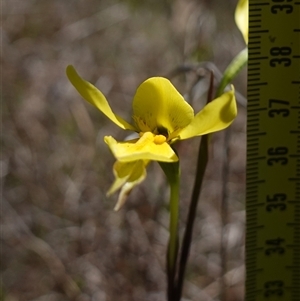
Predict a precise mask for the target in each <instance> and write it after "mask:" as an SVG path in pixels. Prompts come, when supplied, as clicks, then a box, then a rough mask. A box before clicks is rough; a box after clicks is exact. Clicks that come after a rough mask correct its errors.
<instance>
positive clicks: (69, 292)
mask: <svg viewBox="0 0 300 301" xmlns="http://www.w3.org/2000/svg"><path fill="white" fill-rule="evenodd" d="M235 5H236V1H234V0H232V1H222V0H214V1H212V0H211V1H207V0H202V1H200V0H198V1H196V0H176V1H175V0H174V1H170V0H169V1H168V0H164V1H160V0H152V1H151V0H148V1H134V0H127V1H121V0H120V1H117V0H115V1H113V0H101V1H99V0H78V1H76V0H65V1H60V0H51V1H34V0H26V1H24V0H4V1H3V3H2V25H3V29H2V99H3V100H4V102H3V105H2V124H3V130H2V158H1V163H2V174H1V176H2V183H3V191H2V210H1V213H2V217H1V223H2V241H1V245H2V260H1V262H2V268H1V270H2V275H1V277H2V299H1V300H5V301H29V300H32V301H33V300H34V301H63V300H74V301H75V300H76V301H85V300H91V301H98V300H99V301H102V300H103V301H114V300H118V301H125V300H132V301H135V300H136V301H140V300H143V301H144V300H145V301H160V300H165V289H166V281H165V252H166V245H167V240H168V230H167V225H168V202H167V200H168V189H167V186H166V184H165V181H164V178H163V175H162V172H161V170H160V169H159V167H158V166H157V164H152V165H151V166H150V168H149V172H148V178H147V180H148V181H146V182H145V183H143V184H142V185H141V186H140V187H139V188H138V189H136V190H135V191H134V192H133V193H132V195H131V196H130V198H129V200H128V202H127V204H126V205H125V207H124V208H123V209H122V210H121V211H120V212H118V213H115V212H113V210H112V209H113V206H114V202H115V200H116V196H115V197H112V199H108V198H107V197H106V196H105V193H106V190H107V189H108V187H109V186H110V184H111V182H112V180H113V175H112V171H111V168H112V164H113V162H114V159H113V157H112V155H111V154H110V152H109V150H108V149H107V147H106V146H105V144H104V142H103V136H104V135H105V134H111V135H114V136H115V137H117V138H118V139H122V138H124V133H123V132H122V131H121V130H119V129H117V128H116V127H115V126H114V125H112V124H111V123H110V122H109V121H108V120H107V119H105V117H103V116H102V115H101V114H100V113H99V112H98V111H97V110H96V109H94V108H92V107H90V106H89V105H88V104H85V103H84V102H83V101H82V99H81V98H80V97H79V96H78V95H77V94H76V92H75V91H74V89H73V88H72V87H71V85H70V84H69V82H68V81H67V79H66V76H65V68H66V66H67V65H68V64H73V65H75V66H76V69H77V70H78V71H79V72H80V73H81V74H82V75H83V76H84V78H86V79H88V80H89V81H91V82H93V83H95V84H96V85H97V86H98V87H99V88H100V89H101V90H102V91H103V92H104V93H105V94H106V95H107V98H108V99H109V101H110V102H111V104H112V106H113V108H114V110H115V111H116V112H118V113H119V114H121V115H122V116H123V117H124V118H125V117H127V118H128V120H129V118H130V114H131V113H130V107H131V99H132V95H133V94H134V91H135V89H136V87H137V85H138V84H139V83H140V82H142V81H143V80H144V79H145V78H147V77H150V76H153V75H168V74H170V71H172V70H173V69H175V68H177V67H178V66H181V65H182V64H186V63H192V64H198V63H199V62H202V61H210V62H212V63H214V64H215V65H216V66H218V68H219V69H220V70H224V68H225V67H226V66H227V64H228V63H229V62H230V60H231V59H232V58H233V57H234V55H235V54H237V53H238V51H239V50H241V49H242V48H243V47H244V45H243V41H242V38H241V36H240V34H239V32H238V31H237V29H236V27H235V24H234V21H233V17H232V16H233V11H234V7H235ZM243 75H244V76H243ZM243 75H241V76H240V77H239V78H238V79H237V80H236V81H235V85H236V88H237V90H238V91H239V92H240V93H241V94H245V73H243ZM193 78H194V77H193V74H185V73H181V75H180V76H177V77H173V78H172V79H173V81H174V83H175V85H176V86H177V87H178V89H180V90H181V91H182V93H188V92H190V87H191V85H192V81H193ZM201 83H205V80H204V81H201ZM201 83H200V84H199V85H198V86H197V89H196V92H197V93H194V94H192V101H193V104H194V105H195V106H196V107H197V106H198V107H199V103H201V101H203V100H204V98H205V97H204V96H205V95H204V96H201V95H202V94H203V87H205V85H204V84H201ZM190 94H191V93H190ZM240 100H241V101H242V98H240ZM198 144H199V139H194V140H191V141H188V142H184V143H181V144H180V145H178V149H179V153H180V155H181V158H182V163H181V165H182V175H183V177H182V189H181V191H182V197H181V222H180V232H181V233H182V231H183V229H184V225H185V219H186V215H187V208H188V204H189V198H190V193H191V189H192V183H193V176H194V171H195V170H194V166H195V159H194V157H195V156H196V153H197V147H198ZM229 146H230V152H229V159H228V160H229V167H230V171H229V178H228V183H227V185H226V187H227V188H228V192H229V197H228V200H227V201H228V204H227V213H226V212H225V213H226V214H225V216H224V209H222V208H221V199H222V185H223V184H222V172H221V171H222V164H223V162H224V160H225V158H224V133H217V134H215V135H214V137H213V140H212V143H211V153H210V154H211V161H210V163H209V166H208V170H207V174H206V179H205V183H204V190H203V193H202V196H201V201H200V205H199V208H198V211H199V212H198V215H197V220H196V226H195V231H194V240H193V245H192V250H191V257H190V261H189V264H188V271H187V281H186V287H185V292H184V296H185V298H186V300H195V301H196V300H219V299H220V296H222V295H223V296H224V295H225V296H226V298H225V299H226V301H235V300H242V299H243V279H244V272H243V246H244V230H243V229H244V168H245V112H244V109H243V107H242V106H240V108H239V116H238V118H237V120H236V121H235V122H234V124H233V126H232V128H231V137H230V141H229ZM222 213H223V221H222ZM224 223H225V224H224ZM222 232H223V233H224V235H225V249H226V256H225V257H226V258H225V257H223V259H226V269H225V270H224V261H223V262H222V256H221V252H220V250H221V247H220V245H221V234H222ZM222 275H225V276H224V279H225V282H226V289H225V291H224V289H222V288H221V287H220V283H221V281H220V279H221V278H222V277H221V276H222ZM223 299H224V298H223ZM224 301H225V300H224Z"/></svg>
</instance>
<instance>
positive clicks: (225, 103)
mask: <svg viewBox="0 0 300 301" xmlns="http://www.w3.org/2000/svg"><path fill="white" fill-rule="evenodd" d="M236 115H237V107H236V100H235V96H234V90H232V91H229V92H226V93H224V94H222V95H221V96H220V97H218V98H216V99H215V100H213V101H212V102H210V103H209V104H207V105H206V106H205V107H204V108H203V109H202V110H201V111H200V112H199V113H198V114H197V115H196V116H195V118H194V119H193V121H192V122H191V123H190V124H189V125H188V126H187V127H185V128H184V129H183V130H182V131H180V132H179V134H178V136H179V139H181V140H183V139H188V138H191V137H194V136H200V135H205V134H209V133H212V132H217V131H220V130H223V129H225V128H226V127H228V126H229V125H230V124H231V123H232V121H233V120H234V118H235V117H236Z"/></svg>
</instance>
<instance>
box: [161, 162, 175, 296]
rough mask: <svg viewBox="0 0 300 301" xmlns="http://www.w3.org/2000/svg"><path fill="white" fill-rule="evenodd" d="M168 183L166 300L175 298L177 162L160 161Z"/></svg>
mask: <svg viewBox="0 0 300 301" xmlns="http://www.w3.org/2000/svg"><path fill="white" fill-rule="evenodd" d="M160 166H161V167H162V169H163V171H164V173H165V174H166V176H167V179H168V182H169V185H170V226H169V231H170V238H169V244H168V251H167V275H168V300H169V301H174V300H175V294H176V290H175V277H176V266H177V265H176V263H177V255H178V218H179V186H180V168H179V163H178V162H175V163H163V162H160Z"/></svg>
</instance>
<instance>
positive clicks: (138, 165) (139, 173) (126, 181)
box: [107, 160, 149, 211]
mask: <svg viewBox="0 0 300 301" xmlns="http://www.w3.org/2000/svg"><path fill="white" fill-rule="evenodd" d="M148 163H149V161H143V160H138V161H133V162H120V161H116V162H115V164H114V167H113V171H114V175H115V181H114V183H113V184H112V186H111V187H110V189H109V191H108V192H107V196H110V195H111V194H113V193H114V192H116V191H117V190H118V189H120V188H121V191H120V194H119V197H118V201H117V204H116V205H115V208H114V210H115V211H118V210H119V209H120V208H121V207H122V206H123V204H124V203H125V201H126V199H127V197H128V195H129V193H130V192H131V190H132V189H133V188H134V187H135V186H137V185H138V184H140V183H141V182H143V181H144V179H145V178H146V175H147V172H146V166H147V165H148Z"/></svg>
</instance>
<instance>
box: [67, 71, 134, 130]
mask: <svg viewBox="0 0 300 301" xmlns="http://www.w3.org/2000/svg"><path fill="white" fill-rule="evenodd" d="M66 73H67V76H68V79H69V81H70V82H71V83H72V85H73V86H74V87H75V89H76V90H77V91H78V93H79V94H80V95H81V96H82V97H83V98H84V99H85V100H86V101H87V102H89V103H90V104H92V105H94V106H95V107H96V108H98V109H99V110H100V111H101V112H102V113H103V114H104V115H105V116H106V117H108V118H109V119H110V120H111V121H113V122H114V123H115V124H116V125H118V126H119V127H120V128H122V129H125V130H133V131H135V130H136V129H135V127H134V126H132V125H131V124H129V123H128V122H127V121H125V120H124V119H123V118H121V117H120V116H118V115H116V114H115V113H114V112H113V111H112V110H111V107H110V106H109V104H108V102H107V100H106V98H105V96H104V95H103V94H102V93H101V92H100V91H99V90H98V89H97V88H96V87H95V86H93V85H92V84H91V83H89V82H87V81H85V80H84V79H82V78H81V77H80V76H79V75H78V73H77V72H76V70H75V69H74V67H73V66H68V67H67V70H66Z"/></svg>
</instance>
